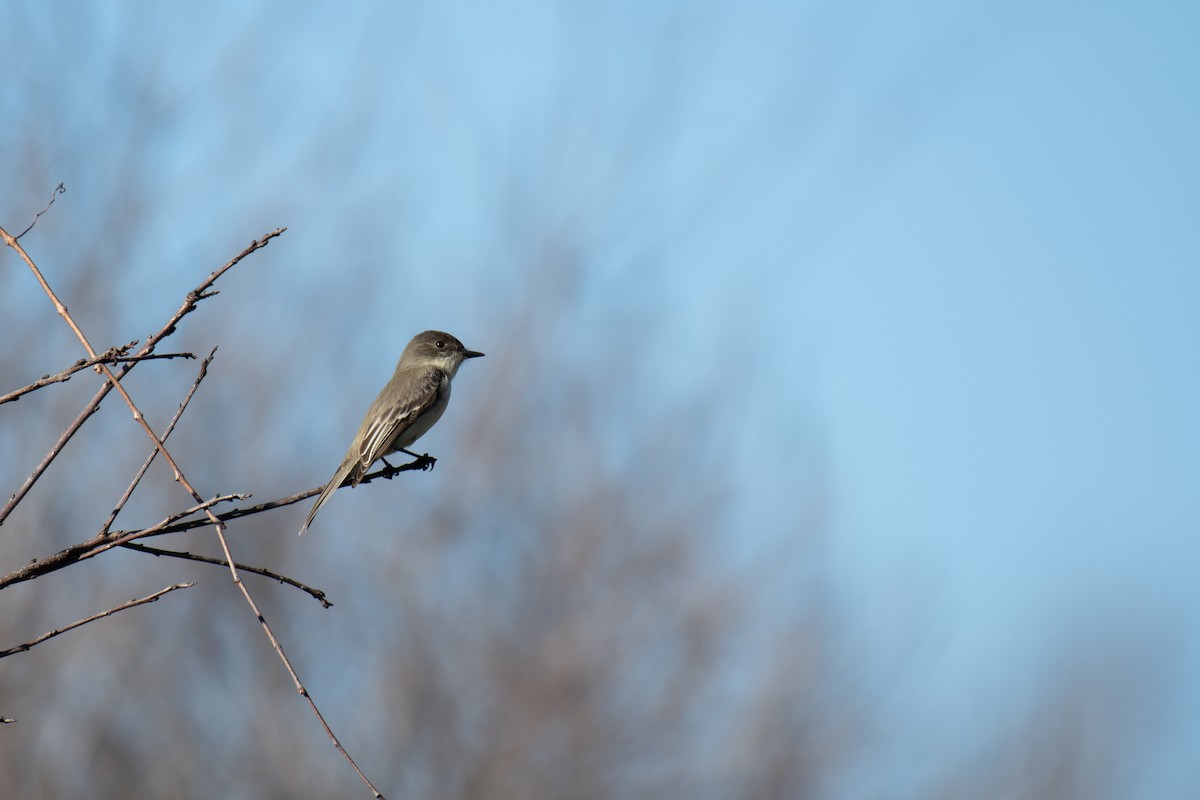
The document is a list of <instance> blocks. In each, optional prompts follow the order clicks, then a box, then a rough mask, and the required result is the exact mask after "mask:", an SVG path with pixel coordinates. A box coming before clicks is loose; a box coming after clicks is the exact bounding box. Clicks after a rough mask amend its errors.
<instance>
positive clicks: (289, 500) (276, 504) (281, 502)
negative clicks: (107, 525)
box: [0, 458, 428, 588]
mask: <svg viewBox="0 0 1200 800" xmlns="http://www.w3.org/2000/svg"><path fill="white" fill-rule="evenodd" d="M427 463H428V462H427V461H426V460H425V459H422V458H418V459H417V460H415V461H410V462H408V463H407V464H400V465H399V466H395V467H384V468H382V469H378V470H376V471H375V472H370V473H367V474H366V475H364V476H363V479H362V480H361V481H359V482H358V483H359V485H360V486H361V485H364V484H368V483H370V482H371V481H377V480H389V481H390V480H391V479H392V478H394V477H395V476H397V475H399V474H400V473H401V472H412V471H415V470H422V469H424V467H423V465H424V464H427ZM341 485H342V486H349V485H350V479H349V478H347V479H346V480H345V481H343V482H342V484H341ZM324 488H325V487H324V486H317V487H314V488H312V489H306V490H305V491H303V492H297V493H296V494H293V495H288V496H287V497H280V498H278V499H277V500H267V501H266V502H263V503H258V504H257V505H253V506H246V507H245V508H232V509H230V510H229V511H224V512H222V513H220V514H217V519H219V520H221V521H222V522H229V521H230V520H234V519H238V518H239V517H250V516H253V515H255V514H261V513H263V512H264V511H270V510H272V509H275V508H284V507H285V506H290V505H293V504H295V503H299V502H300V501H302V500H307V499H308V498H310V497H312V496H314V495H318V494H320V493H321V490H323V489H324ZM208 524H209V522H208V520H206V519H192V520H186V521H184V522H177V523H174V524H172V525H168V526H166V527H165V528H162V529H160V530H155V531H154V533H153V534H151V535H153V536H165V535H166V534H168V533H179V532H180V531H187V530H192V529H193V528H203V527H204V526H206V525H208ZM127 533H132V531H113V533H112V534H111V535H113V536H124V535H125V534H127ZM0 581H2V579H0ZM0 588H3V583H2V582H0Z"/></svg>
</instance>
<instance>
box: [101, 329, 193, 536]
mask: <svg viewBox="0 0 1200 800" xmlns="http://www.w3.org/2000/svg"><path fill="white" fill-rule="evenodd" d="M216 355H217V348H215V347H214V348H213V349H212V350H211V351H209V354H208V357H207V358H205V359H204V360H203V361H202V362H200V371H199V373H198V374H197V375H196V380H194V381H192V386H191V388H190V389H188V393H187V395H186V396H184V398H183V402H182V403H180V404H179V409H178V410H177V411H176V412H175V416H174V417H172V418H171V423H170V424H169V425H167V429H166V430H165V431H164V432H163V436H162V440H163V441H164V442H165V441H166V440H167V437H168V436H170V435H171V432H172V431H173V430H175V424H176V423H177V422H179V418H180V417H181V416H183V412H184V409H186V408H187V406H188V403H190V402H191V401H192V396H193V395H195V394H196V389H198V388H200V381H202V380H204V376H205V375H207V374H208V365H209V364H211V363H212V360H213V359H214V358H215V357H216ZM156 455H158V450H157V449H155V450H151V451H150V455H149V456H147V457H146V460H145V462H143V463H142V466H141V469H139V470H138V471H137V474H136V475H134V476H133V480H132V481H130V483H129V487H128V488H127V489H126V490H125V493H124V494H122V495H121V499H119V500H118V501H117V504H116V505H115V506H113V510H112V512H111V513H110V514H109V515H108V519H106V520H105V521H104V524H103V525H102V526H100V534H101V535H103V534H106V533H108V529H109V528H110V527H112V524H113V522H114V521H115V520H116V519H117V515H118V514H120V513H121V509H122V508H124V507H125V503H126V502H128V501H129V498H130V496H131V495H133V490H134V489H136V488H137V485H138V484H139V483H140V482H141V480H142V477H143V476H144V475H145V474H146V470H148V469H149V468H150V464H151V463H153V461H154V457H155V456H156Z"/></svg>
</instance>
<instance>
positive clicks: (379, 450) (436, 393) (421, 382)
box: [352, 367, 447, 484]
mask: <svg viewBox="0 0 1200 800" xmlns="http://www.w3.org/2000/svg"><path fill="white" fill-rule="evenodd" d="M445 376H446V373H445V372H444V371H443V370H441V369H439V368H438V367H426V368H424V369H423V370H422V371H421V375H420V376H419V377H418V379H417V380H415V381H413V384H412V385H413V387H414V388H413V390H412V391H411V392H409V394H408V396H406V397H403V398H401V399H400V400H399V402H397V403H394V404H392V403H388V404H385V405H384V406H383V407H381V408H377V409H376V408H373V409H372V412H374V413H372V414H370V416H371V417H373V420H372V422H371V424H370V426H369V427H368V428H367V430H366V431H365V432H364V433H363V436H362V438H361V439H360V440H359V443H358V463H356V464H355V469H354V473H353V478H352V480H353V482H354V483H355V484H357V483H358V482H359V480H361V479H362V476H363V475H366V474H367V470H368V469H370V467H371V465H372V464H374V463H375V462H376V461H377V460H378V459H380V458H382V457H383V456H385V455H387V454H388V452H389V451H390V450H391V449H392V445H393V444H394V443H395V441H396V439H397V438H399V436H400V434H402V433H403V432H404V430H405V429H406V428H408V426H409V425H412V424H413V422H415V421H416V420H417V418H418V417H420V416H421V415H422V414H424V413H425V412H426V411H428V410H429V409H430V408H431V407H433V406H434V405H435V404H436V403H437V402H438V399H439V398H440V397H441V396H442V392H443V391H444V389H443V387H444V386H445V385H446V383H447V382H446V381H445V380H444V379H445ZM378 402H380V401H379V400H377V401H376V403H378Z"/></svg>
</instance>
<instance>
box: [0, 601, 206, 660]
mask: <svg viewBox="0 0 1200 800" xmlns="http://www.w3.org/2000/svg"><path fill="white" fill-rule="evenodd" d="M195 585H196V584H194V583H177V584H175V585H174V586H168V587H167V588H165V589H159V590H158V591H157V592H155V593H154V594H151V595H147V596H145V597H143V598H140V599H138V600H130V601H129V602H128V603H122V604H121V605H119V606H114V607H113V608H110V609H108V610H107V611H101V612H100V613H99V614H93V615H92V616H90V617H87V618H85V619H80V620H76V621H75V622H72V623H71V624H70V625H67V626H66V627H63V628H58V629H56V630H52V631H48V632H47V633H43V634H42V635H41V636H39V637H37V638H36V639H33V640H31V641H28V642H25V644H19V645H17V646H16V647H10V648H8V649H7V650H0V658H4V657H6V656H11V655H16V654H17V653H24V652H25V651H27V650H29V649H30V648H31V647H34V646H36V645H39V644H41V643H42V642H44V641H46V640H47V639H53V638H54V637H55V636H58V635H60V634H63V633H66V632H67V631H70V630H74V629H75V628H78V627H80V626H81V625H87V624H88V623H89V622H95V621H96V620H98V619H104V618H105V617H108V616H111V615H113V614H116V613H117V612H118V611H124V610H125V609H127V608H133V607H134V606H141V605H145V604H146V603H153V602H154V601H155V600H157V599H158V598H160V597H162V596H163V595H164V594H167V593H168V592H173V591H175V590H176V589H190V588H192V587H193V586H195Z"/></svg>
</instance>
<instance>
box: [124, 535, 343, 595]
mask: <svg viewBox="0 0 1200 800" xmlns="http://www.w3.org/2000/svg"><path fill="white" fill-rule="evenodd" d="M121 546H122V547H127V548H129V549H130V550H136V551H138V552H139V553H149V554H150V555H152V556H168V557H170V558H182V559H185V560H187V561H199V562H200V563H202V564H215V565H216V566H219V567H228V566H229V565H228V564H226V563H225V561H224V560H222V559H220V558H212V557H211V556H201V555H197V554H196V553H183V552H180V551H178V550H163V549H162V548H158V547H150V546H149V545H145V544H138V543H134V542H129V543H126V544H123V545H121ZM235 566H236V567H237V568H238V569H239V570H241V571H242V572H253V573H254V574H255V575H262V576H263V577H264V578H270V579H272V580H275V581H278V582H279V583H283V584H287V585H288V586H294V587H296V588H297V589H300V590H301V591H303V592H307V593H308V594H310V595H312V596H313V598H314V599H316V600H319V601H320V603H321V605H322V606H324V607H325V608H332V607H333V603H332V602H330V601H329V600H327V599H326V597H325V592H323V591H321V590H320V589H314V588H313V587H311V586H308V585H306V584H303V583H301V582H300V581H298V580H296V579H295V578H289V577H288V576H287V575H281V574H279V573H278V572H272V571H271V570H269V569H265V568H263V567H251V566H249V565H247V564H243V563H241V562H238V563H237V564H236V565H235Z"/></svg>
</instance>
